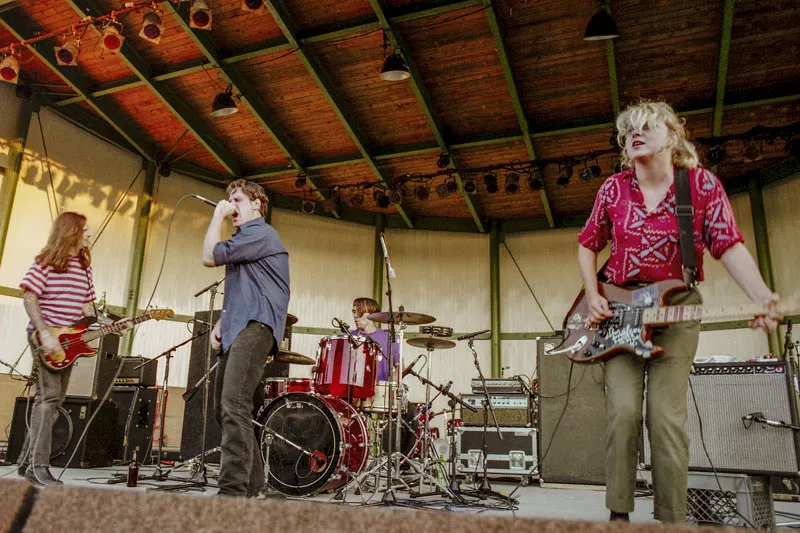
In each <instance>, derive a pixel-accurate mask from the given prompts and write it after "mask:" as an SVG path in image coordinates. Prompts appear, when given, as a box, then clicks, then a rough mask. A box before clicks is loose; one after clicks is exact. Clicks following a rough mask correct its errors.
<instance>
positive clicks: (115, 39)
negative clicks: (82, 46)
mask: <svg viewBox="0 0 800 533" xmlns="http://www.w3.org/2000/svg"><path fill="white" fill-rule="evenodd" d="M101 40H102V43H103V48H105V49H106V50H108V51H109V52H118V51H119V49H120V48H122V43H123V42H125V37H124V36H123V35H121V34H120V28H119V27H118V25H117V24H109V25H108V26H106V27H105V28H103V33H102V36H101Z"/></svg>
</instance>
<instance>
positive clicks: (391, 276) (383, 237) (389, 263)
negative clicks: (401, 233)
mask: <svg viewBox="0 0 800 533" xmlns="http://www.w3.org/2000/svg"><path fill="white" fill-rule="evenodd" d="M381 247H382V248H383V257H384V259H386V268H387V269H388V270H389V279H394V278H395V273H394V269H393V268H392V260H391V259H389V251H388V250H387V249H386V235H384V234H383V233H381Z"/></svg>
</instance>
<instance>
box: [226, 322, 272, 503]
mask: <svg viewBox="0 0 800 533" xmlns="http://www.w3.org/2000/svg"><path fill="white" fill-rule="evenodd" d="M274 345H275V338H274V337H273V334H272V328H270V327H269V326H267V325H265V324H262V323H260V322H254V321H251V322H250V323H249V324H247V327H246V328H245V329H243V330H242V331H241V332H240V333H239V334H238V335H237V336H236V339H235V340H234V341H233V343H232V344H231V347H230V349H229V350H228V351H227V353H225V354H223V355H222V356H220V357H219V366H218V367H217V379H216V383H215V386H214V407H215V410H214V411H215V415H216V417H217V421H218V422H219V425H220V427H221V428H222V444H221V450H222V452H221V457H220V471H219V478H218V480H217V481H218V485H219V493H220V494H225V495H229V496H247V495H249V494H255V493H256V492H258V491H259V490H261V489H262V488H263V487H264V463H263V459H262V457H261V449H260V446H259V444H258V442H257V441H256V436H255V435H256V433H255V431H254V429H253V422H252V413H253V407H254V405H253V396H254V394H255V392H256V389H257V388H258V385H259V383H260V382H261V379H262V376H263V374H264V365H265V364H266V362H267V356H268V355H269V353H270V352H271V351H272V349H273V347H274ZM262 400H263V395H262Z"/></svg>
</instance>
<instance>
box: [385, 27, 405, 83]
mask: <svg viewBox="0 0 800 533" xmlns="http://www.w3.org/2000/svg"><path fill="white" fill-rule="evenodd" d="M388 49H389V41H388V40H387V39H386V32H384V33H383V57H384V60H383V67H382V68H381V79H382V80H384V81H403V80H407V79H408V78H410V77H411V72H409V70H408V65H406V61H405V59H403V56H401V55H400V54H398V53H397V50H393V51H392V53H391V54H389V55H386V51H387V50H388Z"/></svg>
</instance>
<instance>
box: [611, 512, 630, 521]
mask: <svg viewBox="0 0 800 533" xmlns="http://www.w3.org/2000/svg"><path fill="white" fill-rule="evenodd" d="M608 521H609V522H617V521H619V522H630V521H631V517H630V516H629V515H628V513H615V512H614V511H611V517H610V518H609V519H608Z"/></svg>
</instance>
